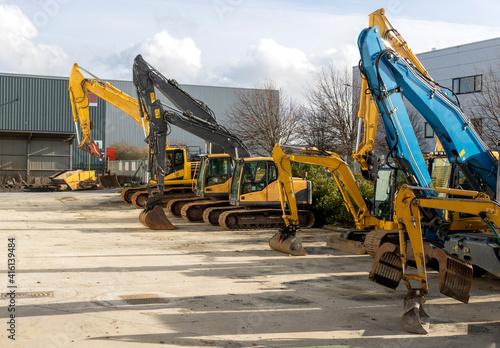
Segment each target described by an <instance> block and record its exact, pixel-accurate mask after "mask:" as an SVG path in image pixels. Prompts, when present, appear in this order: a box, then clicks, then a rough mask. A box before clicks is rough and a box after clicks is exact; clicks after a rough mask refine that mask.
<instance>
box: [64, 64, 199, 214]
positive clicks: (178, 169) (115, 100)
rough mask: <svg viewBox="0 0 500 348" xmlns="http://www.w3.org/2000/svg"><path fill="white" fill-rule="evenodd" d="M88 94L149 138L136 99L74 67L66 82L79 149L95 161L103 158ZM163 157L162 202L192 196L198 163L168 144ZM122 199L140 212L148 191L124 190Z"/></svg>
mask: <svg viewBox="0 0 500 348" xmlns="http://www.w3.org/2000/svg"><path fill="white" fill-rule="evenodd" d="M82 71H84V72H86V73H87V74H88V75H90V76H91V78H88V77H85V76H84V75H83V74H82ZM88 93H93V94H95V95H97V96H98V97H99V98H101V99H102V100H104V101H106V102H108V103H110V104H111V105H113V106H115V107H116V108H118V109H120V110H121V111H123V112H124V113H125V114H127V115H128V116H130V117H131V118H132V119H133V120H134V121H136V122H137V124H138V125H139V126H140V127H141V128H142V129H143V131H144V137H145V138H147V137H148V135H149V121H148V120H147V119H146V118H144V117H142V115H141V110H140V109H139V103H138V102H137V98H133V97H131V96H129V95H128V94H126V93H124V92H122V91H121V90H120V89H118V88H116V87H115V86H113V85H112V84H110V83H109V82H105V81H102V80H101V79H99V78H97V77H96V76H94V75H93V74H92V73H90V72H88V71H87V70H85V69H83V68H82V67H80V66H78V64H76V63H75V64H74V65H73V68H72V69H71V75H70V78H69V94H70V100H71V105H72V110H73V120H74V122H75V127H76V131H77V132H76V133H77V137H78V142H79V145H78V147H79V148H80V149H82V150H84V151H87V152H89V153H90V154H91V155H92V156H95V157H99V158H102V156H103V155H102V153H101V151H100V150H99V147H98V146H97V145H96V144H95V142H93V141H92V139H91V133H92V132H91V131H92V129H93V126H92V122H91V121H90V117H89V96H88ZM78 125H80V129H81V133H82V137H81V140H80V135H79V134H80V132H79V130H78ZM166 156H167V161H168V163H170V164H171V165H170V166H168V168H166V169H165V170H166V172H165V185H166V186H167V189H166V191H167V192H165V195H164V199H165V200H168V199H169V198H172V197H184V196H194V193H193V191H192V186H193V185H194V183H195V181H196V173H197V170H198V167H199V162H198V161H190V158H189V156H188V152H187V151H186V149H185V148H181V147H171V146H170V145H169V144H168V142H167V145H166ZM155 183H156V180H155V178H152V180H151V184H153V185H155ZM121 197H122V199H123V201H124V202H126V203H133V204H134V205H135V206H136V207H138V208H143V207H144V205H145V200H146V198H147V191H146V190H145V189H144V188H141V187H130V188H125V189H123V190H122V192H121Z"/></svg>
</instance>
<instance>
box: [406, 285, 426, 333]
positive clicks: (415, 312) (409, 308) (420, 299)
mask: <svg viewBox="0 0 500 348" xmlns="http://www.w3.org/2000/svg"><path fill="white" fill-rule="evenodd" d="M424 303H425V296H423V295H421V294H419V290H409V291H408V294H407V295H406V296H405V299H404V314H403V317H402V318H401V325H402V326H403V328H404V329H405V330H406V331H408V332H411V333H417V334H426V333H427V330H428V329H429V325H430V317H429V315H428V314H427V313H426V312H425V311H424V307H423V304H424Z"/></svg>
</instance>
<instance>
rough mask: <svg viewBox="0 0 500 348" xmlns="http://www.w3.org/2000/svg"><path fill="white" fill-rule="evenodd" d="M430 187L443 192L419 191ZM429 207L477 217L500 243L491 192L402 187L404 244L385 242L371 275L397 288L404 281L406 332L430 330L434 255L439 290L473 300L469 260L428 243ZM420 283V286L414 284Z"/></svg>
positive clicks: (399, 204) (499, 214)
mask: <svg viewBox="0 0 500 348" xmlns="http://www.w3.org/2000/svg"><path fill="white" fill-rule="evenodd" d="M425 190H432V191H434V192H435V193H436V194H441V195H442V196H441V197H438V196H437V195H434V196H425V195H422V194H420V193H419V192H422V191H425ZM426 209H444V210H447V211H454V212H459V213H462V214H471V215H474V216H477V217H478V218H479V219H481V221H482V222H483V223H484V225H485V226H487V228H488V229H489V230H490V231H491V237H490V240H489V243H490V244H493V245H495V244H496V245H500V236H499V233H500V231H499V226H500V206H499V205H498V202H496V201H493V200H491V199H490V197H489V196H488V195H486V194H484V193H482V192H477V191H470V190H461V189H446V188H434V189H429V188H422V187H412V186H408V185H403V187H401V189H400V190H399V192H398V194H397V196H396V199H395V216H397V220H398V225H399V240H400V242H399V244H398V245H395V244H393V243H385V244H383V245H382V246H381V247H380V248H379V250H378V252H377V255H376V257H375V258H376V259H377V260H379V262H375V263H374V264H373V267H372V270H371V272H370V275H369V278H370V279H371V280H373V281H375V282H376V283H379V284H382V285H384V286H387V287H389V288H392V289H396V288H397V286H398V284H399V282H400V281H401V279H403V281H404V283H405V285H406V287H407V289H408V293H407V295H406V297H405V299H404V308H405V310H404V314H403V318H402V325H403V327H404V328H405V329H406V330H407V331H409V332H412V333H419V334H426V333H427V330H428V326H429V319H430V318H429V316H428V315H427V313H426V312H425V310H424V308H423V304H424V303H425V301H426V296H427V294H428V291H429V287H428V280H427V273H426V262H428V261H429V260H431V259H437V260H438V262H439V291H440V292H441V293H443V294H445V295H447V296H450V297H452V298H455V299H456V300H458V301H461V302H464V303H467V302H468V301H469V289H470V286H471V278H472V274H473V268H472V265H471V264H470V263H469V262H467V261H465V260H462V259H459V258H458V257H456V256H450V255H447V254H444V253H443V252H442V249H441V248H437V247H433V246H432V245H429V244H424V242H423V239H422V229H423V226H422V220H423V214H425V210H426ZM464 242H466V241H465V240H464ZM408 249H410V250H408ZM410 256H414V257H412V265H415V268H416V273H414V272H410V271H409V268H408V264H409V263H408V261H409V257H410ZM415 282H417V283H418V284H419V287H414V286H413V285H412V283H413V284H415Z"/></svg>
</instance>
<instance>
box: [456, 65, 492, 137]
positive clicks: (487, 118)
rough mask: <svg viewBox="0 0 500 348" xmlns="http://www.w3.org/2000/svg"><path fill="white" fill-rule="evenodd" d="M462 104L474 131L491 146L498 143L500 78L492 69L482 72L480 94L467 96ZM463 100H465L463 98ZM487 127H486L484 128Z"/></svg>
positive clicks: (487, 68) (485, 69) (488, 67)
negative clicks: (469, 116) (469, 117)
mask: <svg viewBox="0 0 500 348" xmlns="http://www.w3.org/2000/svg"><path fill="white" fill-rule="evenodd" d="M467 97H468V98H467V99H466V103H464V104H465V105H464V106H465V107H466V108H467V111H468V112H469V114H470V115H471V116H472V118H471V120H472V123H473V125H474V127H475V129H476V130H477V131H478V132H479V133H480V134H481V136H482V138H483V139H484V140H485V141H486V142H487V143H488V144H489V145H491V146H496V145H497V144H499V143H500V76H499V74H498V72H495V70H494V69H493V67H491V66H486V67H484V68H483V71H482V85H481V92H480V93H471V94H469V95H467ZM464 99H465V98H464ZM486 125H487V126H486Z"/></svg>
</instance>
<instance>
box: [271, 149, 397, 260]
mask: <svg viewBox="0 0 500 348" xmlns="http://www.w3.org/2000/svg"><path fill="white" fill-rule="evenodd" d="M285 151H287V152H295V153H286V152H285ZM297 152H298V153H297ZM272 157H273V160H274V162H275V163H276V167H277V169H278V177H279V179H278V183H279V184H278V185H279V193H280V201H281V207H282V210H283V219H284V221H285V226H284V227H283V228H282V229H281V230H280V231H279V232H278V233H276V234H275V235H274V236H273V237H272V238H271V240H270V241H269V245H270V246H271V248H273V249H275V250H278V251H282V252H285V253H288V254H291V255H307V253H306V251H305V250H304V248H303V246H302V242H301V239H300V237H297V236H296V233H297V228H298V227H299V223H298V222H299V219H298V213H297V199H298V196H297V192H296V190H295V189H294V187H293V186H292V174H291V173H292V167H291V162H298V163H306V164H312V165H317V166H322V167H324V168H325V169H326V170H327V171H328V172H329V173H331V174H332V175H333V178H334V179H335V182H336V184H337V187H338V188H339V190H340V193H341V195H342V198H343V200H344V205H345V206H346V208H347V210H348V211H349V212H350V213H351V214H352V215H353V217H354V222H355V224H356V228H358V229H359V230H362V231H368V230H372V229H375V230H393V231H397V223H395V222H393V221H392V216H390V214H389V212H390V209H389V207H388V206H387V205H388V204H389V202H385V200H378V201H376V205H373V204H372V202H370V201H368V200H366V199H365V197H363V195H362V193H361V191H360V190H359V188H358V186H357V184H356V179H355V178H354V175H353V174H352V171H351V170H350V169H349V167H348V165H347V163H346V162H345V161H344V160H343V159H342V158H341V157H340V156H339V155H337V154H336V153H333V152H329V151H322V150H321V151H320V150H318V149H316V148H304V147H294V146H284V145H280V144H276V145H275V147H274V149H273V153H272ZM385 178H387V179H388V178H389V177H388V176H386V177H385ZM386 187H388V186H384V190H383V191H386V190H385V188H386ZM286 211H289V213H286Z"/></svg>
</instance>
